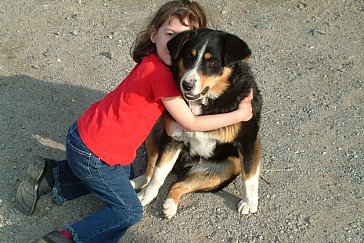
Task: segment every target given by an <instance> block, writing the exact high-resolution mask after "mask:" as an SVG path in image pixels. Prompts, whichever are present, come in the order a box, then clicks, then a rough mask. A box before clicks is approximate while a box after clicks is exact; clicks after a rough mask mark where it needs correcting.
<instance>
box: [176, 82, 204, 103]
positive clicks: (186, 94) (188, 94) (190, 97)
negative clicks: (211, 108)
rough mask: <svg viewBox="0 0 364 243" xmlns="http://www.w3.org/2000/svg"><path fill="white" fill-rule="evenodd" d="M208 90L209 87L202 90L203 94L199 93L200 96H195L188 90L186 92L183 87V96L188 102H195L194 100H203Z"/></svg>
mask: <svg viewBox="0 0 364 243" xmlns="http://www.w3.org/2000/svg"><path fill="white" fill-rule="evenodd" d="M182 87H183V85H182ZM190 90H191V89H190ZM208 90H209V87H206V88H204V89H203V90H202V92H201V93H199V94H193V93H192V92H188V90H185V89H184V87H183V89H182V94H183V97H184V98H185V99H186V100H189V101H194V100H198V99H202V98H203V97H204V95H205V94H206V93H207V91H208Z"/></svg>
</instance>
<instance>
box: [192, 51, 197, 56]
mask: <svg viewBox="0 0 364 243" xmlns="http://www.w3.org/2000/svg"><path fill="white" fill-rule="evenodd" d="M191 54H192V56H194V57H195V56H196V55H197V50H196V49H193V50H192V51H191Z"/></svg>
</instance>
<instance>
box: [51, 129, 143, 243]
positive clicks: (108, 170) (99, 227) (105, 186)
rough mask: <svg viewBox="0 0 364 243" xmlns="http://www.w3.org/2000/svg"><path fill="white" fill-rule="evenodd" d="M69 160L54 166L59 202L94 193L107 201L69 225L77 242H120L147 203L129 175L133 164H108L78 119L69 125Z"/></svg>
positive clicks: (55, 196)
mask: <svg viewBox="0 0 364 243" xmlns="http://www.w3.org/2000/svg"><path fill="white" fill-rule="evenodd" d="M66 152H67V160H63V161H57V162H56V166H55V168H54V169H53V176H54V179H55V186H54V187H53V195H54V198H55V200H56V203H57V204H62V203H63V202H65V201H68V200H71V199H74V198H77V197H80V196H83V195H86V194H89V193H92V194H93V195H95V196H96V197H97V198H99V199H100V200H101V201H103V202H104V203H105V207H104V208H103V209H101V210H100V211H98V212H97V213H95V214H93V215H91V216H88V217H86V218H84V219H82V220H81V221H79V222H77V223H75V224H72V225H67V226H66V228H67V229H69V230H70V231H71V233H72V235H73V238H74V240H75V241H76V242H87V243H89V242H98V243H99V242H117V241H118V240H119V239H120V238H121V237H122V235H123V234H124V233H125V232H126V230H127V229H128V228H129V227H130V226H132V225H134V224H136V223H137V222H139V221H140V220H141V218H142V215H143V207H142V205H141V203H140V201H139V199H138V197H137V194H136V192H135V190H134V189H133V187H132V186H131V184H130V182H129V179H130V174H131V166H130V165H128V166H121V165H114V166H110V165H107V164H105V163H104V162H103V161H102V160H100V158H98V157H97V156H96V155H94V154H93V153H92V152H91V151H89V150H88V148H87V147H86V145H85V144H84V143H83V142H82V140H81V138H80V135H79V133H78V130H77V125H76V123H75V124H74V125H73V126H72V127H71V128H70V129H69V131H68V134H67V143H66Z"/></svg>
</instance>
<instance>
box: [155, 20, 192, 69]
mask: <svg viewBox="0 0 364 243" xmlns="http://www.w3.org/2000/svg"><path fill="white" fill-rule="evenodd" d="M186 24H188V22H187V21H186ZM190 29H191V28H190V27H189V26H185V25H182V24H181V22H180V21H179V19H178V18H176V17H171V18H169V19H167V20H166V21H165V22H164V23H163V25H162V26H161V27H160V28H159V29H156V30H154V31H153V33H152V35H151V36H150V40H151V41H152V42H153V43H154V44H155V46H156V50H157V55H158V57H159V58H160V59H161V60H162V61H163V62H164V63H165V64H166V65H168V66H170V65H172V61H171V56H170V54H169V51H168V48H167V42H168V41H169V40H170V39H172V37H174V36H175V35H176V34H178V33H180V32H182V31H185V30H190Z"/></svg>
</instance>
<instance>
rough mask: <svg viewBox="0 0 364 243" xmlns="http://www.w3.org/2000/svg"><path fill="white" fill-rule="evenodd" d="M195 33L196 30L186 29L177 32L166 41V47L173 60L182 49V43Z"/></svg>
mask: <svg viewBox="0 0 364 243" xmlns="http://www.w3.org/2000/svg"><path fill="white" fill-rule="evenodd" d="M196 33H197V30H187V31H183V32H181V33H179V34H178V35H176V36H175V37H173V38H172V39H171V40H170V41H168V43H167V48H168V51H169V54H170V55H171V59H172V60H175V59H176V58H177V57H178V55H179V53H180V52H181V50H182V47H183V45H184V44H185V43H186V42H187V41H188V40H190V39H191V38H192V37H193V36H195V35H196Z"/></svg>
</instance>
